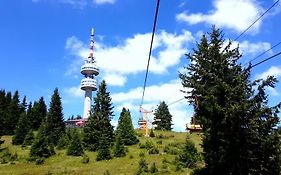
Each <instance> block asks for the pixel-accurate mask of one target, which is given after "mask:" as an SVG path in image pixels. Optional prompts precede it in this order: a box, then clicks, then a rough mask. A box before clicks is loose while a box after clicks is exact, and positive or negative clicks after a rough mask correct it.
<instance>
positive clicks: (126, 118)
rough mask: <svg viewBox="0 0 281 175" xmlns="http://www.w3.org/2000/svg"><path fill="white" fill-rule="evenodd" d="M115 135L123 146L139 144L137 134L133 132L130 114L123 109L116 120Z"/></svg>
mask: <svg viewBox="0 0 281 175" xmlns="http://www.w3.org/2000/svg"><path fill="white" fill-rule="evenodd" d="M116 133H117V135H119V136H120V139H122V140H123V142H124V144H125V145H134V144H136V143H138V142H139V140H138V138H137V134H136V132H135V130H134V127H133V123H132V119H131V113H130V111H129V110H126V109H125V108H123V109H122V112H121V114H120V117H119V120H118V126H117V131H116Z"/></svg>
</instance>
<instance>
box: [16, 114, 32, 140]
mask: <svg viewBox="0 0 281 175" xmlns="http://www.w3.org/2000/svg"><path fill="white" fill-rule="evenodd" d="M29 126H30V125H29V120H28V119H27V114H26V113H25V112H24V113H21V116H20V119H19V121H18V124H17V126H16V130H15V135H14V136H13V139H12V143H13V144H14V145H20V144H22V143H23V142H24V139H25V137H26V135H27V133H28V131H29Z"/></svg>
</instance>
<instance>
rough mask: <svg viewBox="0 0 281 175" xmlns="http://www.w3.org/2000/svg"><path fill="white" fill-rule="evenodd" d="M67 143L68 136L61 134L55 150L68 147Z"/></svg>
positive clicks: (68, 141)
mask: <svg viewBox="0 0 281 175" xmlns="http://www.w3.org/2000/svg"><path fill="white" fill-rule="evenodd" d="M72 139H73V138H72ZM69 143H70V140H69V136H68V135H67V134H63V135H62V136H61V137H60V139H59V141H58V145H57V149H65V148H67V147H68V146H69Z"/></svg>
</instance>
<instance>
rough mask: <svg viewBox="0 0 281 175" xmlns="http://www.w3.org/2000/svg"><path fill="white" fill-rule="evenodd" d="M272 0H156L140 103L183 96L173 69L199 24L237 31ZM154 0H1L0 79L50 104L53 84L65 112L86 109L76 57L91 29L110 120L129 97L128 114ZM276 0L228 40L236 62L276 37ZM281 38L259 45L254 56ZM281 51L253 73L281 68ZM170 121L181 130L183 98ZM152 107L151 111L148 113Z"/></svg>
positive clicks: (280, 96)
mask: <svg viewBox="0 0 281 175" xmlns="http://www.w3.org/2000/svg"><path fill="white" fill-rule="evenodd" d="M273 3H274V1H272V0H235V1H234V0H197V1H192V0H161V3H160V8H159V14H158V23H157V31H156V36H155V42H154V45H153V50H152V58H151V62H150V70H149V75H148V80H147V89H146V93H145V97H144V107H145V108H146V109H152V108H155V107H156V106H157V104H159V102H160V101H165V102H166V103H167V104H170V103H172V102H174V101H176V100H178V99H181V98H182V97H183V94H182V93H181V92H180V90H182V89H183V88H182V86H181V83H180V80H179V78H178V72H179V71H183V66H184V65H187V64H188V63H189V61H188V60H187V59H186V58H185V56H184V55H185V54H186V53H189V52H191V51H192V48H193V47H194V46H195V44H196V42H197V41H198V40H199V39H200V37H201V36H202V34H204V33H206V32H208V31H210V28H211V26H212V25H213V24H215V25H216V26H217V27H220V28H222V29H223V32H224V35H225V38H226V39H234V38H236V37H237V36H238V35H239V34H240V33H241V32H242V31H243V30H244V29H246V28H247V27H248V26H249V25H250V24H251V23H252V22H253V21H254V20H255V19H257V18H258V17H259V16H260V15H261V14H262V13H263V12H264V11H265V10H266V9H267V8H269V7H270V6H271V5H272V4H273ZM155 6H156V0H18V1H16V2H15V1H11V0H2V1H0V60H1V62H0V89H5V90H6V91H12V92H14V91H15V90H19V92H20V95H21V96H20V97H21V98H23V96H24V95H26V96H27V99H28V101H34V100H38V99H39V98H40V97H41V96H43V97H44V98H45V100H46V103H47V104H49V101H50V97H51V95H52V93H53V90H54V89H55V88H56V87H57V88H59V92H60V94H61V97H62V102H63V112H64V116H65V118H68V117H69V116H71V115H77V114H80V115H82V112H83V96H84V93H83V91H81V90H80V81H81V79H82V75H81V74H80V67H81V65H82V64H83V62H84V59H86V58H87V56H88V51H89V39H90V38H89V35H90V31H91V28H92V27H93V28H94V29H95V48H94V56H95V58H96V60H97V64H98V66H99V68H100V71H101V73H100V75H99V76H98V77H97V80H98V82H100V81H101V80H103V79H105V80H106V82H107V84H108V90H109V91H110V93H111V97H112V99H113V104H114V107H115V108H114V111H115V116H114V118H113V121H112V122H113V124H116V122H117V120H118V117H119V113H120V110H121V109H122V107H127V108H129V109H130V110H131V112H132V118H133V121H134V123H135V124H136V121H137V120H138V118H139V117H140V114H139V112H138V109H139V105H140V102H141V97H142V86H143V81H144V76H145V69H146V64H147V58H148V52H149V44H150V38H151V31H152V24H153V19H154V12H155ZM280 19H281V3H279V4H278V5H276V6H275V7H274V8H273V9H272V10H270V11H269V12H268V13H267V14H266V15H265V16H264V17H263V18H262V19H261V20H259V21H258V22H257V23H256V24H255V25H254V26H253V27H252V28H251V29H250V30H249V31H248V32H247V33H245V34H244V35H243V36H242V37H240V38H239V40H238V41H237V42H235V43H234V44H235V45H237V44H239V45H240V50H241V52H242V53H243V57H242V58H241V60H240V61H241V63H242V65H244V64H246V63H247V62H248V61H249V60H251V59H253V58H255V57H256V56H257V55H259V54H260V53H262V52H263V51H265V50H268V49H269V48H270V47H272V46H274V45H275V44H276V43H278V42H280V41H281V33H280V27H281V26H280ZM280 50H281V46H279V47H276V48H274V49H273V50H271V51H270V52H268V53H267V54H265V55H263V56H262V57H260V58H259V59H257V60H255V62H258V61H260V60H262V59H265V58H267V57H269V56H271V55H273V54H274V53H277V52H280ZM280 60H281V58H280V57H276V58H274V59H272V60H270V61H268V62H266V63H265V64H261V65H260V66H257V67H255V68H254V69H253V73H252V78H253V79H254V78H264V77H266V76H267V75H275V76H276V77H277V78H280V77H281V61H280ZM268 92H269V94H270V103H271V104H274V103H276V102H278V101H281V86H280V83H279V84H277V87H276V89H269V90H268ZM169 109H170V112H171V114H172V115H173V123H174V130H176V131H184V129H185V123H187V122H189V121H190V117H191V116H192V113H193V110H192V107H191V106H188V103H187V102H186V101H184V100H183V101H180V102H178V103H175V104H172V105H170V106H169ZM151 117H152V116H151Z"/></svg>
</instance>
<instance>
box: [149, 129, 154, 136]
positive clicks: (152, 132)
mask: <svg viewBox="0 0 281 175" xmlns="http://www.w3.org/2000/svg"><path fill="white" fill-rule="evenodd" d="M149 137H155V134H154V131H153V129H151V130H150V133H149Z"/></svg>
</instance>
